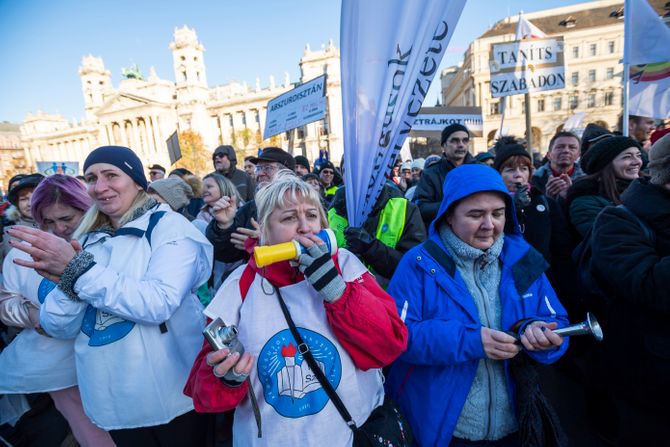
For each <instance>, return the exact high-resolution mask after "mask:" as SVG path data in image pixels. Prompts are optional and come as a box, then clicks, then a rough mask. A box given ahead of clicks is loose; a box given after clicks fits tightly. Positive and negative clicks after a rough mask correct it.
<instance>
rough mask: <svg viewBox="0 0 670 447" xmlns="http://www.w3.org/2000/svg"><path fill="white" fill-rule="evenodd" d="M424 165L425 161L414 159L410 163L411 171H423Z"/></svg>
mask: <svg viewBox="0 0 670 447" xmlns="http://www.w3.org/2000/svg"><path fill="white" fill-rule="evenodd" d="M425 165H426V160H424V159H423V158H415V159H414V160H413V161H412V169H421V170H422V171H423V167H424V166H425Z"/></svg>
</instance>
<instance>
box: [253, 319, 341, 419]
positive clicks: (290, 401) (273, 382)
mask: <svg viewBox="0 0 670 447" xmlns="http://www.w3.org/2000/svg"><path fill="white" fill-rule="evenodd" d="M297 329H298V332H299V333H300V335H301V336H302V338H303V340H304V342H305V344H306V345H307V346H309V349H310V351H311V352H312V355H313V356H314V359H315V360H316V363H317V364H318V366H319V369H321V371H322V372H323V373H324V375H325V376H326V378H327V379H328V382H330V384H331V385H332V386H333V388H335V389H337V386H338V385H339V384H340V380H341V378H342V362H341V360H340V355H339V353H338V351H337V348H336V347H335V345H334V344H333V343H332V342H331V341H330V340H328V339H327V338H325V337H324V336H323V335H321V334H319V333H317V332H314V331H310V330H309V329H304V328H300V327H299V328H297ZM257 367H258V379H259V380H260V382H261V385H263V395H264V397H265V401H266V402H267V403H268V404H269V405H270V406H272V408H274V409H275V410H276V411H277V413H279V414H280V415H282V416H284V417H288V418H299V417H303V416H309V415H312V414H316V413H318V412H319V411H321V410H322V409H323V407H325V406H326V403H328V395H327V394H326V392H325V391H324V389H323V387H322V386H321V383H320V382H319V380H318V379H317V378H316V376H315V375H314V373H313V372H312V369H311V368H310V367H309V364H308V363H307V361H306V360H305V359H304V358H303V356H302V354H301V353H300V350H299V349H298V345H297V343H296V341H295V339H294V338H293V335H291V331H290V330H289V329H284V330H283V331H280V332H278V333H276V334H275V335H274V336H272V337H271V338H270V339H269V340H268V342H267V343H266V344H265V346H263V349H262V350H261V352H260V354H259V355H258V366H257Z"/></svg>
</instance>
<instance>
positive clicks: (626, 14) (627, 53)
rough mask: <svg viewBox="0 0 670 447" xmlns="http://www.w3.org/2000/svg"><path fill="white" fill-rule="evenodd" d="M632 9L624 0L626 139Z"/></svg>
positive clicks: (626, 0)
mask: <svg viewBox="0 0 670 447" xmlns="http://www.w3.org/2000/svg"><path fill="white" fill-rule="evenodd" d="M632 13H633V11H632V8H631V7H630V0H624V6H623V76H622V77H623V116H622V118H621V131H622V132H623V135H624V136H625V137H627V136H628V84H629V81H630V63H629V58H630V38H631V32H630V25H631V19H632V17H631V16H632Z"/></svg>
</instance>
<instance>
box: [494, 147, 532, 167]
mask: <svg viewBox="0 0 670 447" xmlns="http://www.w3.org/2000/svg"><path fill="white" fill-rule="evenodd" d="M515 155H520V156H522V157H526V158H527V159H528V160H530V162H531V163H532V162H533V159H532V158H531V156H530V154H529V153H528V151H527V150H526V148H525V147H523V146H522V145H520V144H518V143H512V144H505V145H503V146H500V147H498V149H497V150H496V158H495V160H494V161H493V169H495V170H496V171H500V168H501V167H502V165H503V164H505V162H506V161H507V159H508V158H510V157H513V156H515Z"/></svg>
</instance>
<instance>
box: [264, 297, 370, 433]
mask: <svg viewBox="0 0 670 447" xmlns="http://www.w3.org/2000/svg"><path fill="white" fill-rule="evenodd" d="M275 291H276V292H277V298H278V299H279V306H280V307H281V311H282V313H283V314H284V318H286V322H287V323H288V327H289V329H290V330H291V334H292V335H293V338H294V339H295V342H296V343H297V344H298V351H299V352H300V354H301V355H302V357H303V358H304V359H305V360H306V361H307V364H308V365H309V367H310V368H311V369H312V372H313V373H314V375H315V376H316V378H317V380H318V381H319V383H320V384H321V387H322V388H323V390H324V391H325V392H326V394H327V395H328V397H329V398H330V400H331V401H332V402H333V405H335V408H337V411H338V412H339V413H340V416H342V419H344V422H346V424H347V426H348V427H349V428H350V429H351V431H353V432H355V431H356V430H357V429H358V427H357V426H356V422H354V418H352V417H351V414H349V411H348V410H347V407H345V406H344V402H342V399H340V396H338V395H337V392H336V391H335V388H333V385H331V384H330V382H329V381H328V379H327V378H326V376H325V374H324V373H323V371H321V368H319V365H317V363H316V360H315V359H314V356H313V355H312V351H310V349H309V346H307V344H306V343H305V341H304V340H303V338H302V336H301V335H300V332H298V328H296V327H295V323H294V322H293V318H291V314H290V313H289V311H288V308H287V307H286V303H285V302H284V298H282V296H281V293H280V292H279V288H277V287H275Z"/></svg>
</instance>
